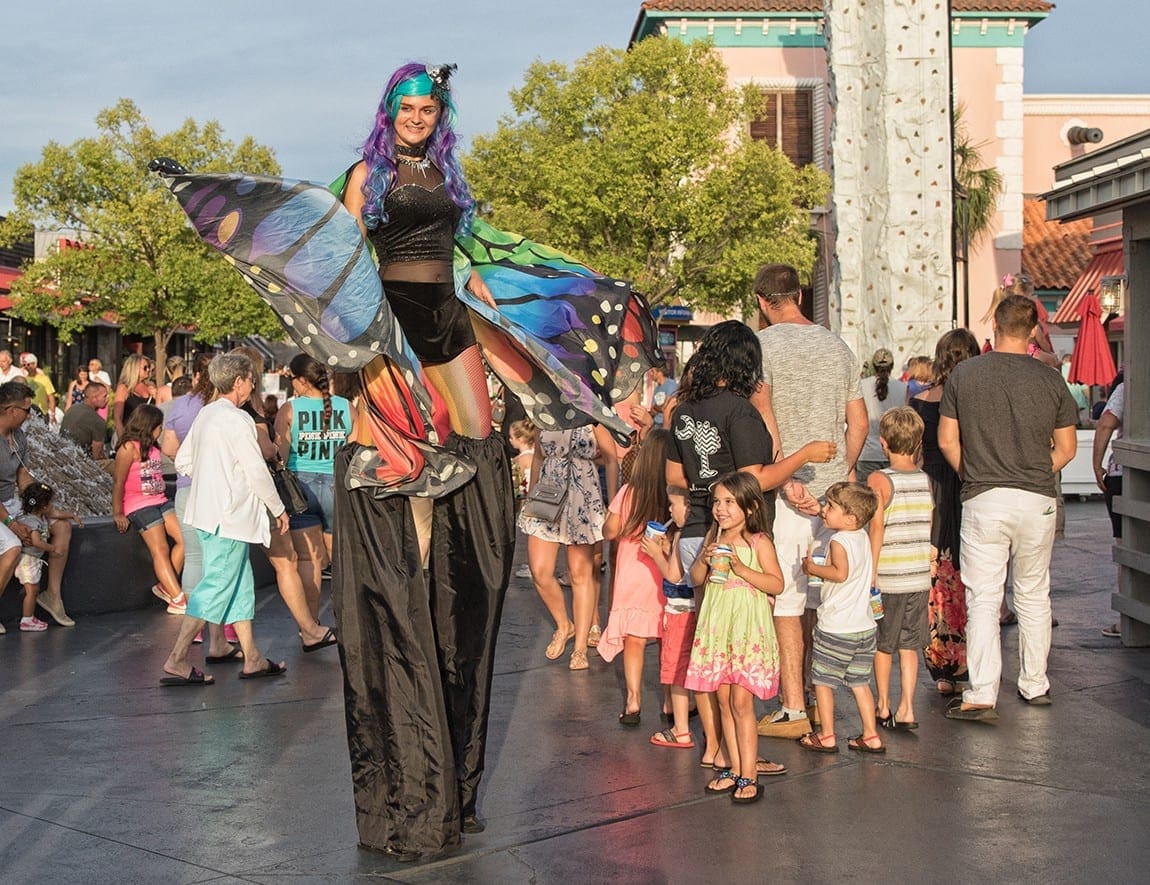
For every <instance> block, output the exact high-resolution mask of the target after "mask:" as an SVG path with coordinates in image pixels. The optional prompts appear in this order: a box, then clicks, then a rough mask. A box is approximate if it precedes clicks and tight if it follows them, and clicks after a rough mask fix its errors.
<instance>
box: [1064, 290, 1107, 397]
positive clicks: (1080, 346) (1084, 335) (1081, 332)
mask: <svg viewBox="0 0 1150 885" xmlns="http://www.w3.org/2000/svg"><path fill="white" fill-rule="evenodd" d="M1078 313H1079V316H1081V317H1082V320H1081V322H1080V323H1079V324H1078V338H1077V339H1076V340H1075V342H1074V354H1073V355H1072V356H1071V358H1070V379H1069V380H1070V381H1072V382H1073V383H1075V384H1090V385H1102V384H1109V383H1110V382H1111V381H1113V380H1114V376H1115V375H1116V374H1117V373H1118V372H1117V369H1116V368H1115V367H1114V357H1112V356H1111V355H1110V344H1109V342H1107V340H1106V330H1105V329H1103V328H1102V319H1101V317H1102V308H1101V307H1099V306H1098V299H1097V298H1095V297H1094V293H1092V292H1087V293H1086V295H1085V297H1084V298H1083V299H1082V302H1081V304H1080V306H1079V308H1078Z"/></svg>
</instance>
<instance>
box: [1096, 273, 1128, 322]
mask: <svg viewBox="0 0 1150 885" xmlns="http://www.w3.org/2000/svg"><path fill="white" fill-rule="evenodd" d="M1125 303H1126V277H1125V276H1122V275H1119V276H1112V277H1103V278H1102V280H1101V281H1100V282H1099V283H1098V306H1099V307H1101V308H1102V316H1103V317H1108V316H1110V315H1111V314H1115V313H1121V312H1122V305H1123V304H1125Z"/></svg>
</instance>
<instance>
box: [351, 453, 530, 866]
mask: <svg viewBox="0 0 1150 885" xmlns="http://www.w3.org/2000/svg"><path fill="white" fill-rule="evenodd" d="M447 447H448V448H449V449H452V450H454V451H456V452H458V453H459V454H461V455H464V456H466V457H468V458H470V459H471V460H473V461H474V462H475V463H476V464H477V466H478V470H477V472H476V475H475V478H474V479H473V480H472V481H471V482H469V483H467V485H465V486H463V487H462V488H461V489H459V490H458V491H456V492H454V493H452V494H450V495H448V496H446V497H444V498H442V499H439V500H437V501H435V504H434V511H433V512H434V517H433V529H432V547H431V557H430V559H431V562H430V567H431V568H430V584H429V582H428V580H427V579H426V578H425V576H424V572H423V569H422V568H421V563H420V561H419V545H418V541H417V539H416V534H415V524H414V522H413V520H412V515H411V507H410V503H409V499H407V498H406V497H403V496H389V497H386V498H376V497H375V496H374V495H373V494H372V491H373V490H372V489H366V488H365V489H355V490H352V491H349V490H347V489H346V488H344V487H343V483H342V482H337V483H336V490H335V532H334V536H333V540H334V544H335V549H334V551H333V553H334V567H333V574H332V605H333V608H334V612H335V621H336V630H337V632H338V633H339V638H340V660H341V663H342V664H343V672H344V705H345V710H346V717H347V734H348V746H349V750H350V754H351V768H352V786H353V789H354V792H355V806H356V823H357V826H358V827H359V838H360V843H361V844H362V845H364V846H366V847H369V848H375V849H378V850H385V851H391V852H397V853H409V852H417V853H420V854H430V853H434V852H437V851H440V850H442V849H444V848H447V847H449V846H452V845H455V844H457V843H458V841H459V826H460V815H461V814H463V815H468V814H474V813H475V802H476V792H477V790H478V787H479V780H480V777H481V776H482V774H483V756H484V745H485V742H486V736H487V714H488V709H489V702H490V693H491V674H492V666H493V663H494V657H495V641H496V637H497V635H498V632H499V618H500V614H501V612H502V608H503V597H504V594H505V593H506V590H507V582H508V579H509V577H510V572H511V560H512V555H513V553H514V542H515V534H514V532H515V528H514V525H515V524H514V496H513V490H512V484H511V470H510V466H509V461H508V456H507V449H506V443H505V441H504V440H503V439H502V438H501V437H499V436H490V437H488V438H487V439H485V440H476V439H469V438H466V437H458V436H452V437H451V438H450V439H449V440H448V446H447ZM359 448H360V447H359V446H358V445H350V446H347V447H345V448H344V449H343V450H342V451H341V452H340V454H339V456H338V457H337V459H336V468H335V469H336V476H337V477H342V476H345V475H346V471H347V466H348V462H349V460H350V459H351V458H352V457H354V455H355V453H356V452H357V451H358V450H359Z"/></svg>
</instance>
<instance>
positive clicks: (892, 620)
mask: <svg viewBox="0 0 1150 885" xmlns="http://www.w3.org/2000/svg"><path fill="white" fill-rule="evenodd" d="M929 603H930V591H929V590H922V591H919V592H918V593H892V594H890V595H887V594H885V593H884V594H883V597H882V608H883V615H882V618H880V619H879V621H878V624H877V626H878V651H881V652H883V653H884V654H888V655H892V654H894V653H895V652H896V651H898V650H900V649H908V650H911V651H922V649H924V648H926V647H927V646H928V645H930V618H929V616H928V612H927V607H928V605H929Z"/></svg>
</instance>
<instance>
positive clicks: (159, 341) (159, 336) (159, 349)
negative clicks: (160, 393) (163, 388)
mask: <svg viewBox="0 0 1150 885" xmlns="http://www.w3.org/2000/svg"><path fill="white" fill-rule="evenodd" d="M171 339H172V330H171V329H156V330H155V331H154V332H152V341H153V342H154V343H155V345H156V375H155V377H156V386H157V387H159V386H160V385H162V384H166V383H167V381H168V379H167V378H165V377H164V363H165V362H167V360H168V342H169V341H170V340H171Z"/></svg>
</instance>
